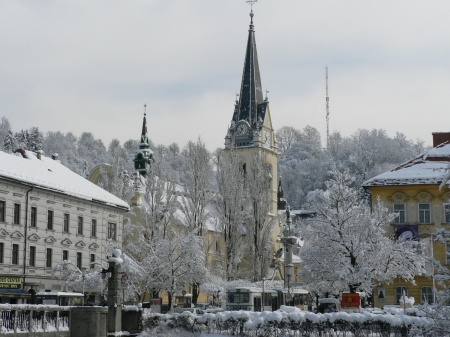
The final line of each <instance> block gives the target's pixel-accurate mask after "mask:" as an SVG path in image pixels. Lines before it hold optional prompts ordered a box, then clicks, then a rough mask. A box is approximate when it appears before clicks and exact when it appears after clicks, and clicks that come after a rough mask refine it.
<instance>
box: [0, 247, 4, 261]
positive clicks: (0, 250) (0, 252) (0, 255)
mask: <svg viewBox="0 0 450 337" xmlns="http://www.w3.org/2000/svg"><path fill="white" fill-rule="evenodd" d="M3 257H4V245H3V242H0V263H3V261H4V259H3Z"/></svg>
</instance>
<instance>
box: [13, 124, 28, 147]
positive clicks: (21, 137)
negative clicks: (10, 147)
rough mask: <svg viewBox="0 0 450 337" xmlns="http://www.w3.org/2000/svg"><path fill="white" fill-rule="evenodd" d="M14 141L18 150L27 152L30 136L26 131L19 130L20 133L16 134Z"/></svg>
mask: <svg viewBox="0 0 450 337" xmlns="http://www.w3.org/2000/svg"><path fill="white" fill-rule="evenodd" d="M16 139H17V142H18V144H19V147H20V148H22V149H26V150H28V147H29V141H30V134H29V133H28V130H27V129H25V130H21V131H20V132H18V133H16Z"/></svg>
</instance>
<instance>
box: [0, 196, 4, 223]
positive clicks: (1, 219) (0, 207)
mask: <svg viewBox="0 0 450 337" xmlns="http://www.w3.org/2000/svg"><path fill="white" fill-rule="evenodd" d="M0 222H5V202H4V201H1V200H0Z"/></svg>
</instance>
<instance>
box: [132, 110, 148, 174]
mask: <svg viewBox="0 0 450 337" xmlns="http://www.w3.org/2000/svg"><path fill="white" fill-rule="evenodd" d="M144 108H145V110H144V121H143V123H142V134H141V142H140V143H139V149H138V150H137V151H136V154H135V155H134V159H133V161H134V168H135V170H136V171H138V172H139V173H140V174H141V175H142V176H143V177H146V176H147V171H148V169H149V166H150V165H151V162H152V161H153V151H152V150H150V142H149V140H148V134H147V118H146V115H147V104H145V105H144Z"/></svg>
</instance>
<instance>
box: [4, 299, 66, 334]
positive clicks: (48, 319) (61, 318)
mask: <svg viewBox="0 0 450 337" xmlns="http://www.w3.org/2000/svg"><path fill="white" fill-rule="evenodd" d="M70 308H71V307H60V306H57V305H31V304H0V334H1V333H8V332H9V333H11V332H14V333H18V332H19V333H20V332H34V333H35V332H49V331H68V330H69V321H70V319H69V318H70Z"/></svg>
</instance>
